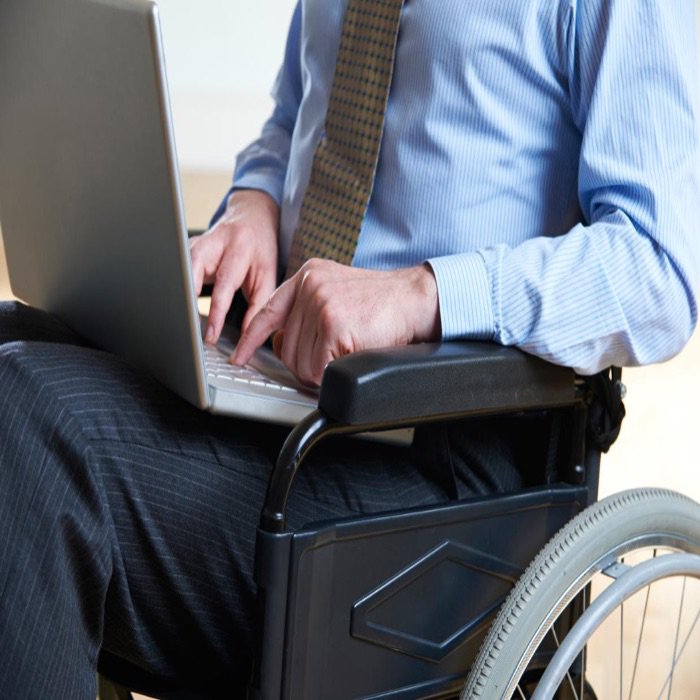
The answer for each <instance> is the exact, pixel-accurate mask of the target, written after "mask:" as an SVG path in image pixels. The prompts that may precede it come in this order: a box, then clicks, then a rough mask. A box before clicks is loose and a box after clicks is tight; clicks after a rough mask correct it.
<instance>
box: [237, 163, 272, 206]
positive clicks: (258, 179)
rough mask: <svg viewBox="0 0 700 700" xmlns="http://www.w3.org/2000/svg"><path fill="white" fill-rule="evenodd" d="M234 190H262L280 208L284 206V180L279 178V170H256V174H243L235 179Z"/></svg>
mask: <svg viewBox="0 0 700 700" xmlns="http://www.w3.org/2000/svg"><path fill="white" fill-rule="evenodd" d="M232 189H235V190H261V191H262V192H265V193H267V194H269V195H270V197H272V199H274V200H275V202H277V205H278V206H279V205H281V204H282V192H283V190H284V178H280V177H279V172H278V171H277V170H274V171H273V170H271V171H270V172H265V170H256V171H255V172H250V173H243V174H241V175H238V176H236V177H234V179H233V188H232Z"/></svg>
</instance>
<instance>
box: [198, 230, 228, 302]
mask: <svg viewBox="0 0 700 700" xmlns="http://www.w3.org/2000/svg"><path fill="white" fill-rule="evenodd" d="M223 252H224V249H223V247H222V246H221V245H220V244H219V243H218V241H217V239H216V238H215V237H213V236H210V235H206V236H205V235H204V234H203V235H201V236H196V237H195V238H193V239H191V240H190V260H191V261H192V277H193V281H194V290H195V294H196V296H199V295H200V294H201V293H202V288H203V287H204V285H205V284H209V283H211V282H213V281H214V276H215V272H216V269H217V268H218V266H219V261H220V260H221V256H222V255H223Z"/></svg>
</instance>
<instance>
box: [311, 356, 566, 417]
mask: <svg viewBox="0 0 700 700" xmlns="http://www.w3.org/2000/svg"><path fill="white" fill-rule="evenodd" d="M574 401H575V377H574V372H573V370H572V369H569V368H565V367H559V366H557V365H553V364H550V363H549V362H545V361H544V360H541V359H539V358H537V357H534V356H532V355H528V354H526V353H524V352H522V351H520V350H518V349H516V348H509V347H503V346H500V345H496V344H494V343H484V342H445V343H424V344H418V345H408V346H406V347H399V348H389V349H386V350H369V351H364V352H358V353H354V354H352V355H347V356H346V357H342V358H340V359H338V360H336V361H334V362H332V363H331V364H329V365H328V367H327V368H326V371H325V373H324V375H323V382H322V384H321V395H320V399H319V408H320V409H321V410H322V411H323V412H324V413H325V414H326V416H328V418H329V419H330V420H331V421H332V422H334V423H341V424H346V425H368V424H379V423H405V422H408V421H410V420H412V419H421V418H423V419H425V418H426V417H428V416H430V417H434V418H439V417H448V416H455V415H459V414H468V413H474V414H478V413H482V414H483V413H491V412H508V411H516V410H524V409H531V408H540V407H541V408H546V407H550V406H561V405H567V404H571V403H573V402H574Z"/></svg>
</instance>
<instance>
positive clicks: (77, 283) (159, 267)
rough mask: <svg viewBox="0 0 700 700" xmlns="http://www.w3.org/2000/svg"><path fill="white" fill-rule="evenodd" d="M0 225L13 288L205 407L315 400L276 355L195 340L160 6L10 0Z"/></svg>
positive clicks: (289, 416)
mask: <svg viewBox="0 0 700 700" xmlns="http://www.w3.org/2000/svg"><path fill="white" fill-rule="evenodd" d="M0 225H1V226H2V233H3V238H4V243H5V249H6V254H7V261H8V268H9V273H10V284H11V286H12V291H13V293H14V294H15V295H16V296H17V297H19V298H20V299H23V300H24V301H26V302H27V303H29V304H32V305H34V306H36V307H38V308H41V309H45V310H47V311H50V312H52V313H54V314H56V315H58V316H59V317H60V318H62V319H63V320H65V321H66V322H67V323H68V324H69V325H70V326H71V327H72V328H73V329H74V330H76V331H77V332H78V333H79V334H81V335H82V336H83V337H85V338H86V339H87V340H89V341H91V342H92V343H94V344H95V345H97V346H99V347H102V348H105V349H107V350H110V351H111V352H114V353H117V354H119V355H121V356H122V357H124V358H126V359H127V360H129V361H131V362H132V363H133V364H135V365H137V366H139V367H141V368H143V369H145V370H146V371H148V372H150V373H151V374H152V375H154V376H155V377H156V378H157V379H159V380H160V381H161V382H162V383H163V384H164V385H165V386H167V387H169V388H170V389H172V390H173V391H175V392H176V393H177V394H179V395H180V396H182V397H183V398H185V399H187V400H188V401H190V402H192V403H193V404H195V405H196V406H199V407H200V408H205V409H208V410H210V411H212V412H215V413H225V414H231V415H237V416H242V417H247V418H254V419H257V420H264V421H270V422H278V423H286V424H291V423H295V422H297V421H298V420H300V419H301V418H302V417H303V416H305V415H306V414H307V413H309V412H310V411H311V410H312V409H313V408H315V407H316V404H317V395H315V394H314V393H313V392H308V391H306V390H305V389H304V388H303V387H301V386H300V385H298V384H297V383H296V382H295V380H294V378H293V376H292V375H291V373H290V372H288V371H287V370H286V369H285V368H284V367H283V366H282V365H281V363H279V362H278V361H277V359H276V358H275V357H274V355H272V353H270V352H268V351H265V350H263V351H261V352H260V353H259V354H258V356H256V358H254V360H253V361H252V362H251V365H252V367H249V368H247V369H246V370H244V371H243V372H237V371H236V370H235V368H233V367H231V366H230V365H229V364H228V363H227V361H226V360H227V357H228V354H229V353H230V352H231V350H232V348H233V345H232V340H231V339H226V338H225V339H224V340H222V342H221V344H220V348H219V349H218V351H217V350H215V349H212V348H205V346H204V345H203V343H202V340H201V337H202V336H201V326H200V323H201V319H200V316H199V313H198V309H197V303H196V299H195V294H194V288H193V282H192V274H191V269H190V259H189V252H188V243H187V229H186V225H185V217H184V211H183V205H182V195H181V190H180V180H179V175H178V167H177V157H176V152H175V146H174V140H173V128H172V121H171V115H170V105H169V100H168V92H167V84H166V74H165V64H164V56H163V45H162V41H161V33H160V24H159V18H158V9H157V7H156V4H155V3H154V2H150V1H149V0H48V1H47V0H1V2H0ZM205 356H207V357H206V358H205ZM205 359H208V360H209V364H208V365H207V363H206V362H205ZM258 370H262V373H260V372H259V371H258Z"/></svg>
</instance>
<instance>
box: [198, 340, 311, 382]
mask: <svg viewBox="0 0 700 700" xmlns="http://www.w3.org/2000/svg"><path fill="white" fill-rule="evenodd" d="M228 358H229V355H228V353H225V352H223V351H222V350H220V349H219V348H217V347H214V346H212V345H206V344H205V345H204V364H205V367H206V371H207V376H208V377H210V378H216V379H221V380H223V381H230V382H231V386H232V388H234V387H235V385H236V384H239V385H245V384H247V385H249V386H254V387H258V388H263V387H264V388H267V389H273V390H276V391H280V392H291V393H297V391H298V390H297V389H296V388H294V387H291V386H285V385H284V384H279V383H278V382H276V381H274V380H273V379H270V378H269V377H267V376H266V375H264V374H263V373H262V372H260V371H258V370H257V369H255V367H251V366H250V365H244V366H243V367H237V366H236V365H232V364H231V363H230V362H229V361H228Z"/></svg>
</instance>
